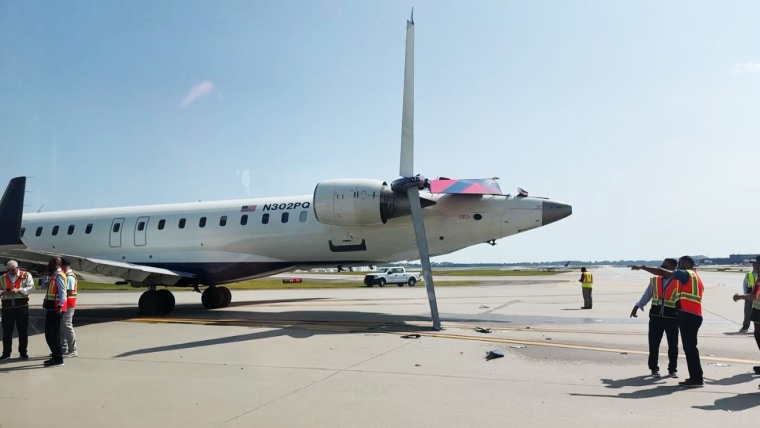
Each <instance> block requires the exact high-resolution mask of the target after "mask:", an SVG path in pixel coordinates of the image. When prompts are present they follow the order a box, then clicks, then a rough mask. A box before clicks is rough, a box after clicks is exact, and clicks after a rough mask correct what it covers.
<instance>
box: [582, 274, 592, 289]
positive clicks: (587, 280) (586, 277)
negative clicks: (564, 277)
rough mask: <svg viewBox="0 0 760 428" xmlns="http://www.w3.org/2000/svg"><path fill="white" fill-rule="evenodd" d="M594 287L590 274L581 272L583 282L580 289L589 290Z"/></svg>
mask: <svg viewBox="0 0 760 428" xmlns="http://www.w3.org/2000/svg"><path fill="white" fill-rule="evenodd" d="M593 285H594V277H593V276H591V272H583V281H582V282H581V287H583V288H591V287H592V286H593Z"/></svg>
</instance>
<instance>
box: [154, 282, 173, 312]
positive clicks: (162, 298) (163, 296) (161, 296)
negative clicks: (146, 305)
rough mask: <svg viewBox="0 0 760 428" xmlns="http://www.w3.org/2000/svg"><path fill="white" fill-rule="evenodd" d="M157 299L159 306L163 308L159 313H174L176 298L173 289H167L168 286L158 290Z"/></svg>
mask: <svg viewBox="0 0 760 428" xmlns="http://www.w3.org/2000/svg"><path fill="white" fill-rule="evenodd" d="M156 299H157V300H158V305H157V306H158V308H159V309H160V310H161V312H160V313H159V314H158V315H168V314H170V313H172V311H173V310H174V306H175V303H176V300H175V299H174V294H173V293H172V292H171V291H169V290H167V289H166V288H162V289H161V290H156Z"/></svg>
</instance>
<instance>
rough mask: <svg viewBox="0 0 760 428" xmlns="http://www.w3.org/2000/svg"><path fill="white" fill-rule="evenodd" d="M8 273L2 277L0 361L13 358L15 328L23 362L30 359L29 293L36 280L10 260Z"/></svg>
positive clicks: (0, 296) (7, 265)
mask: <svg viewBox="0 0 760 428" xmlns="http://www.w3.org/2000/svg"><path fill="white" fill-rule="evenodd" d="M5 267H6V268H8V271H7V272H5V274H4V275H3V276H2V287H3V292H2V293H0V301H2V306H3V309H2V322H3V353H2V355H0V360H6V359H8V358H10V356H11V348H12V347H13V327H14V326H15V327H16V329H17V330H18V353H19V355H20V358H21V359H22V360H26V359H28V358H29V355H27V345H28V343H29V293H30V292H31V291H32V289H33V288H34V280H33V279H32V275H30V274H29V272H25V271H23V270H21V269H19V268H18V262H16V261H15V260H9V261H8V263H6V264H5Z"/></svg>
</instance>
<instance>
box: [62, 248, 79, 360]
mask: <svg viewBox="0 0 760 428" xmlns="http://www.w3.org/2000/svg"><path fill="white" fill-rule="evenodd" d="M61 268H62V270H63V273H65V274H66V312H64V313H63V315H62V318H61V352H62V353H63V356H64V357H69V358H73V357H76V356H77V335H76V333H75V332H74V310H75V309H76V306H77V277H76V275H74V271H72V270H71V263H69V261H68V260H66V259H63V260H62V261H61Z"/></svg>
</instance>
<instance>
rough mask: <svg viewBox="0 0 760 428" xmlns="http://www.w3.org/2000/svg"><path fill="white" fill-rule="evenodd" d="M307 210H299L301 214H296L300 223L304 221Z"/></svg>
mask: <svg viewBox="0 0 760 428" xmlns="http://www.w3.org/2000/svg"><path fill="white" fill-rule="evenodd" d="M307 212H308V211H301V214H300V215H299V216H298V220H300V221H301V223H304V222H305V221H306V216H307Z"/></svg>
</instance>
